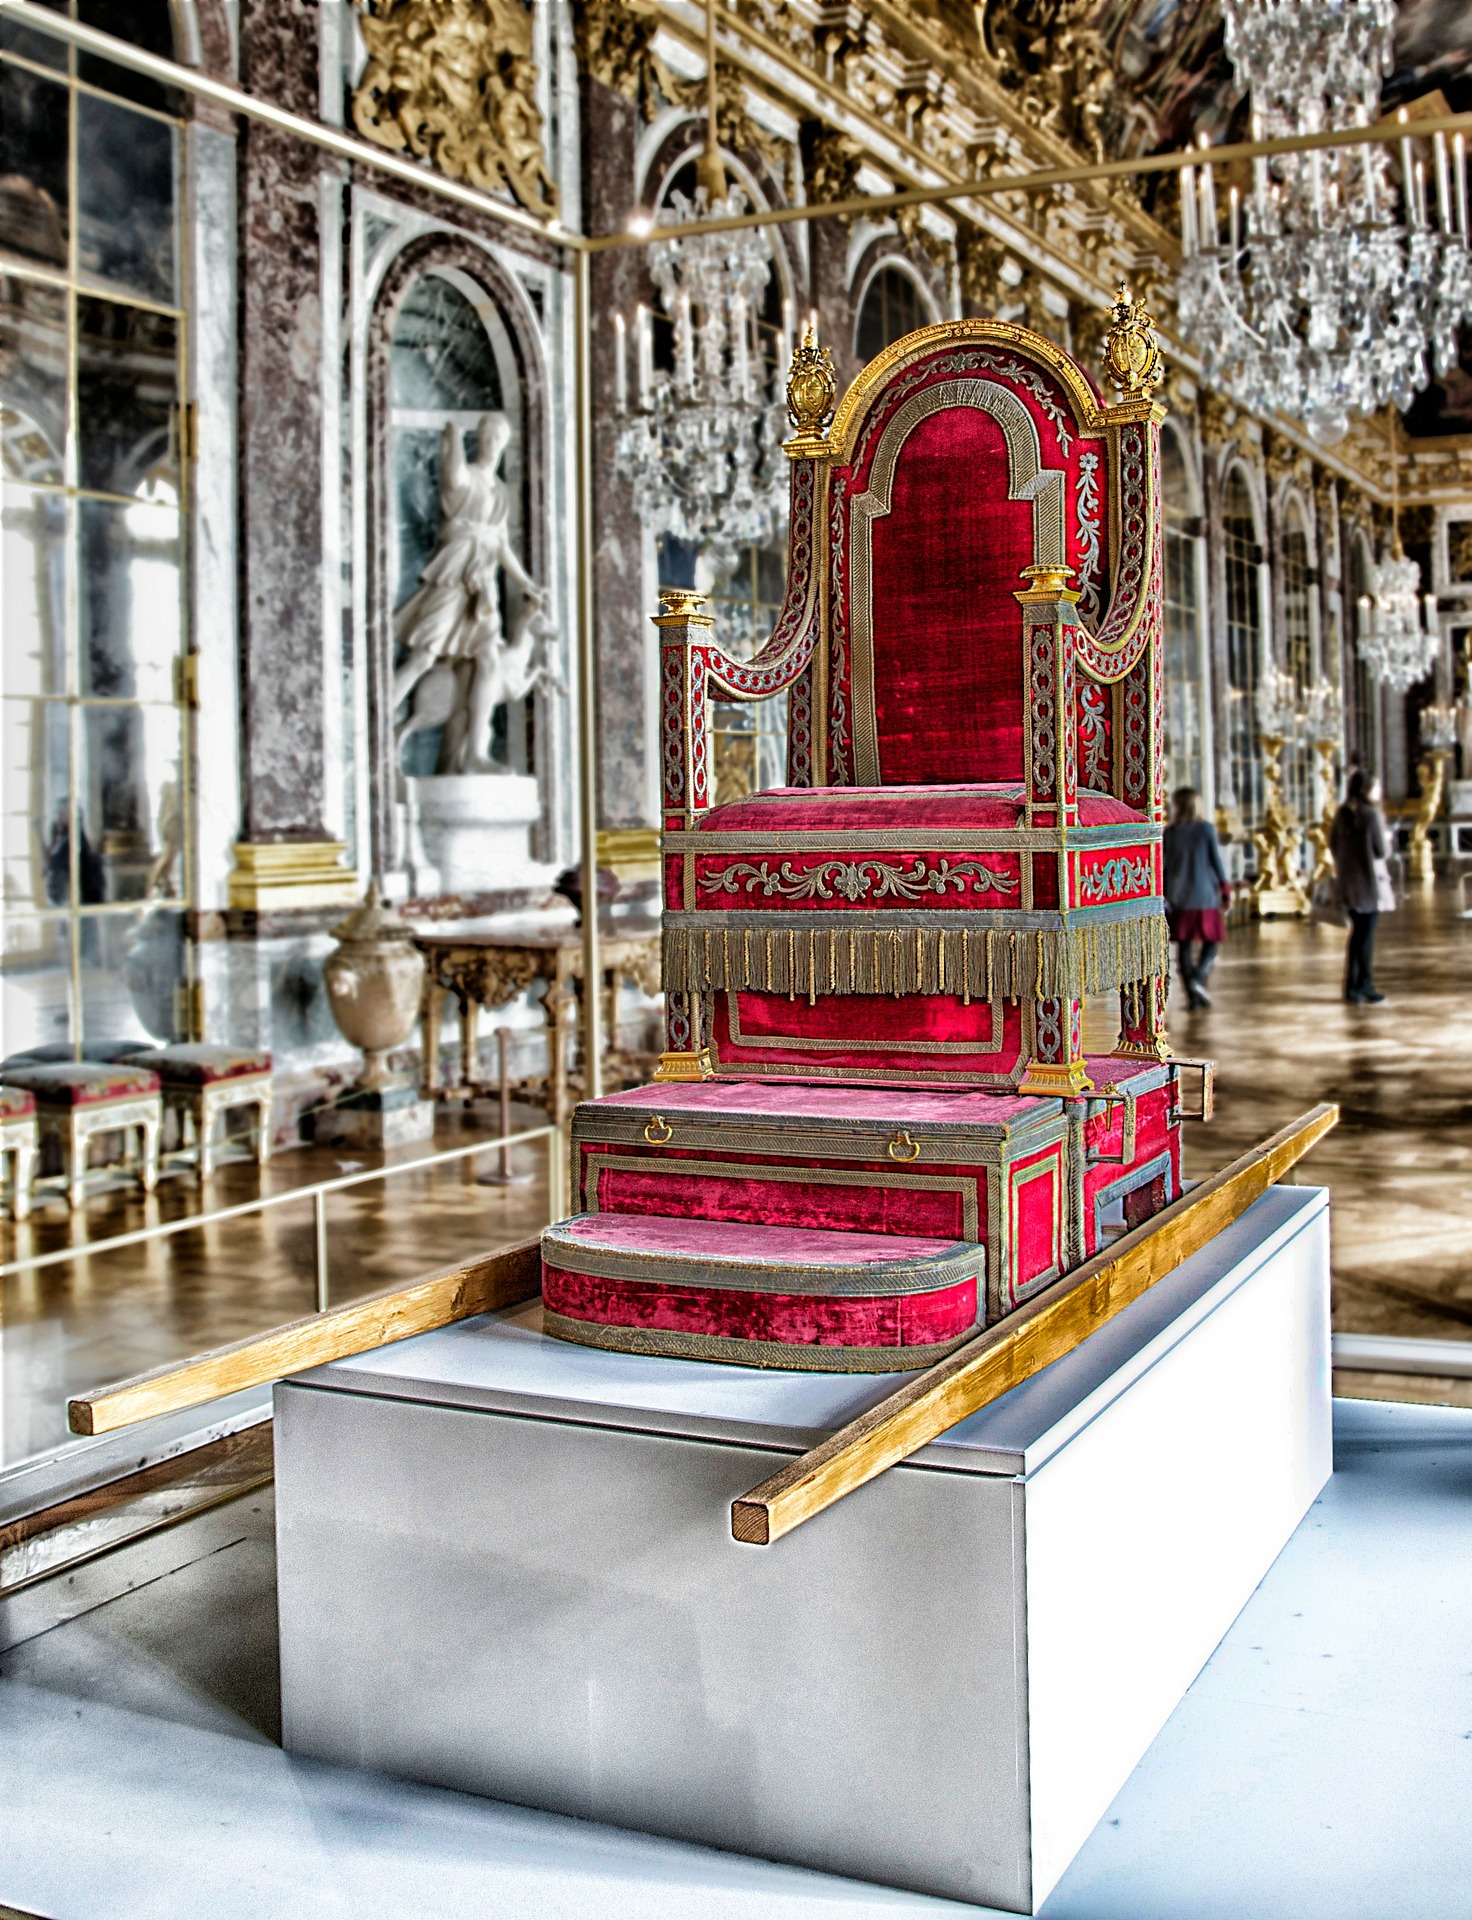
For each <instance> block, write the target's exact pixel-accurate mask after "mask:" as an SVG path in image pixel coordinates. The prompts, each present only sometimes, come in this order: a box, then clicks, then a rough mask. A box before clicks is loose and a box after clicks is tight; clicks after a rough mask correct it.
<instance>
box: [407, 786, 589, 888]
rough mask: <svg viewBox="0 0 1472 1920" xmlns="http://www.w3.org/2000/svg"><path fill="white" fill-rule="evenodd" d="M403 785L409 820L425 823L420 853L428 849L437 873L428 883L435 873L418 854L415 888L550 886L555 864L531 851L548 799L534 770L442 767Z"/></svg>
mask: <svg viewBox="0 0 1472 1920" xmlns="http://www.w3.org/2000/svg"><path fill="white" fill-rule="evenodd" d="M404 785H405V788H406V789H407V794H408V813H409V819H410V822H411V825H417V829H418V831H417V834H415V833H413V832H411V837H410V845H411V848H412V849H413V855H414V856H417V854H418V852H419V849H420V848H421V847H422V849H423V855H424V862H425V864H426V865H427V866H428V867H429V868H431V869H433V872H434V876H435V880H434V883H433V884H432V885H430V886H426V884H425V883H426V880H427V879H428V875H427V874H426V872H425V868H424V866H421V865H419V863H418V860H417V858H415V861H414V880H413V885H414V890H415V892H416V893H424V892H426V891H433V892H443V893H487V892H504V891H505V890H507V889H508V888H517V887H548V886H550V885H551V884H552V882H553V880H555V879H556V877H557V869H556V867H553V866H548V865H546V864H545V863H543V862H541V861H538V860H533V858H532V855H531V830H532V827H533V826H534V825H535V824H536V822H537V821H538V820H539V819H540V818H541V813H542V798H541V794H540V793H539V792H538V790H537V783H536V781H535V780H534V779H532V778H531V777H530V775H527V774H520V773H441V774H433V775H430V776H428V777H426V778H423V779H409V780H406V781H405V782H404ZM416 840H417V842H418V845H417V846H416V845H415V844H414V842H415V841H416Z"/></svg>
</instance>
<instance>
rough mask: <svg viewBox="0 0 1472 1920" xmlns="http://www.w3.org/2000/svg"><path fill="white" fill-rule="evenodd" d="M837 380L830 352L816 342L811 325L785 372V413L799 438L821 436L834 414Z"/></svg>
mask: <svg viewBox="0 0 1472 1920" xmlns="http://www.w3.org/2000/svg"><path fill="white" fill-rule="evenodd" d="M837 393H838V380H837V378H836V376H835V375H834V372H833V355H832V354H831V353H830V352H829V351H828V349H827V347H820V346H819V345H818V336H817V335H816V333H814V331H813V329H812V328H811V327H809V328H808V330H807V337H806V338H805V339H804V341H803V343H802V345H801V346H800V347H798V348H797V349H796V350H795V352H794V353H793V356H792V368H791V371H790V372H789V373H788V375H787V414H788V418H789V419H790V420H791V421H792V424H793V426H794V427H796V429H797V434H798V438H799V439H800V440H821V439H822V437H823V434H824V432H825V431H826V429H827V426H828V422H829V421H830V420H831V419H832V418H833V402H834V399H835V398H836V396H837Z"/></svg>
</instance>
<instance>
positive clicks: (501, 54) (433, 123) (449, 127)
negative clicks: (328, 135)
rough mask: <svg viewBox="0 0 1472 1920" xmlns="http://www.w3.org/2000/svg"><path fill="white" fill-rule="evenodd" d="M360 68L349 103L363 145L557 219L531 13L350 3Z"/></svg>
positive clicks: (508, 5) (429, 0)
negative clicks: (409, 158) (362, 48)
mask: <svg viewBox="0 0 1472 1920" xmlns="http://www.w3.org/2000/svg"><path fill="white" fill-rule="evenodd" d="M355 3H356V5H357V8H358V19H359V24H360V26H361V28H362V32H363V39H364V42H365V43H366V45H367V48H368V63H367V65H366V66H365V67H364V69H363V76H362V79H361V80H360V81H359V83H358V86H357V87H356V89H355V90H354V93H353V124H354V125H355V126H356V127H357V129H358V131H359V133H361V134H362V135H363V137H364V138H365V139H367V140H372V141H374V142H375V143H376V144H377V145H378V146H381V147H389V148H392V149H393V150H394V151H395V152H399V153H411V154H413V155H414V156H415V157H416V158H418V159H422V160H428V161H430V162H431V163H432V164H433V165H434V166H436V167H438V168H439V170H440V172H441V173H444V174H448V175H449V176H450V178H452V179H455V180H468V181H470V182H471V184H472V185H474V186H477V187H481V188H483V189H485V190H487V191H489V192H499V191H501V190H502V189H507V188H509V189H510V191H511V193H512V194H513V195H514V196H515V197H516V199H517V200H519V201H520V202H521V204H522V205H523V206H524V207H527V208H529V209H530V210H531V211H532V212H533V213H539V214H543V215H547V216H551V215H553V214H555V213H556V211H557V188H556V185H555V184H554V182H553V180H552V176H551V174H550V172H549V171H548V167H547V154H546V145H545V139H544V130H543V125H542V110H541V107H540V106H539V105H538V103H537V68H536V62H535V60H534V58H533V55H532V13H531V9H530V8H529V7H528V6H526V5H525V4H523V0H483V4H481V5H478V6H476V7H474V8H470V7H466V6H464V5H462V4H457V0H355Z"/></svg>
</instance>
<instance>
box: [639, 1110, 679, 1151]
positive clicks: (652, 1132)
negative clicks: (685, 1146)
mask: <svg viewBox="0 0 1472 1920" xmlns="http://www.w3.org/2000/svg"><path fill="white" fill-rule="evenodd" d="M674 1137H675V1130H674V1128H673V1127H668V1126H666V1125H665V1123H664V1120H663V1119H662V1117H661V1116H660V1115H659V1114H657V1113H656V1114H655V1115H654V1117H653V1118H652V1119H650V1120H646V1121H645V1122H644V1138H645V1139H646V1140H647V1141H648V1142H649V1144H650V1146H651V1147H667V1146H668V1145H669V1143H670V1141H671V1140H673V1139H674Z"/></svg>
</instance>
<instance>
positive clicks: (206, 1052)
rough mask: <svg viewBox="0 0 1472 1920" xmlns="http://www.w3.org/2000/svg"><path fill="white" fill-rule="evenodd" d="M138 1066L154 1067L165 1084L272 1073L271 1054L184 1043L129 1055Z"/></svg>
mask: <svg viewBox="0 0 1472 1920" xmlns="http://www.w3.org/2000/svg"><path fill="white" fill-rule="evenodd" d="M128 1060H129V1062H130V1063H131V1064H132V1065H133V1066H136V1067H149V1068H151V1069H152V1070H153V1071H154V1072H155V1073H156V1074H157V1075H158V1076H159V1078H160V1079H161V1080H162V1081H163V1083H164V1085H165V1086H183V1087H207V1086H212V1085H214V1083H215V1082H216V1081H217V1080H239V1079H242V1078H244V1076H245V1075H246V1074H253V1073H269V1072H270V1071H271V1056H270V1054H269V1053H263V1052H261V1051H259V1050H255V1049H250V1048H242V1047H210V1046H201V1045H194V1044H186V1043H181V1044H180V1045H178V1046H171V1047H144V1048H140V1049H139V1051H138V1052H137V1053H130V1054H129V1055H128Z"/></svg>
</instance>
